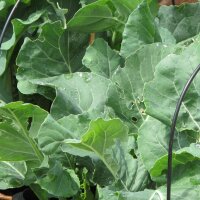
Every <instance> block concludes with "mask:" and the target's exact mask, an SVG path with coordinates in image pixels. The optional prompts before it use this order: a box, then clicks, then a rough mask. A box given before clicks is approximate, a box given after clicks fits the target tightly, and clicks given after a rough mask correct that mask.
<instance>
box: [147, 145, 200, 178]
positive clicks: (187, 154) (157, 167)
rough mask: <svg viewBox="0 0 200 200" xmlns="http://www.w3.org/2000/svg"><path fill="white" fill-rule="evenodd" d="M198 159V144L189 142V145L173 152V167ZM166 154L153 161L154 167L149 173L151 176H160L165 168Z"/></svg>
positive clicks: (199, 157) (199, 149)
mask: <svg viewBox="0 0 200 200" xmlns="http://www.w3.org/2000/svg"><path fill="white" fill-rule="evenodd" d="M199 159H200V148H199V144H191V145H190V146H189V147H185V148H182V149H180V150H178V151H176V152H174V153H173V167H175V166H177V165H185V164H186V163H188V162H192V161H195V160H199ZM167 162H168V155H164V156H163V157H161V158H160V159H159V160H157V161H156V162H155V163H154V167H153V168H152V169H151V171H150V173H151V175H152V176H160V175H161V174H162V172H163V171H164V170H166V169H167Z"/></svg>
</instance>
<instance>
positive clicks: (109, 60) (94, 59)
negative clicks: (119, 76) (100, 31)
mask: <svg viewBox="0 0 200 200" xmlns="http://www.w3.org/2000/svg"><path fill="white" fill-rule="evenodd" d="M83 64H84V65H85V66H86V67H87V68H89V69H90V70H91V71H92V72H94V73H96V74H99V75H101V76H105V77H106V78H111V77H112V75H113V74H114V72H115V71H116V70H117V68H119V67H120V64H121V58H120V56H119V54H118V53H117V52H116V51H114V50H112V49H111V48H110V47H109V46H108V44H107V43H106V42H105V41H104V40H103V39H97V40H95V42H94V43H93V44H92V45H91V46H89V47H88V49H87V51H86V54H85V56H84V58H83Z"/></svg>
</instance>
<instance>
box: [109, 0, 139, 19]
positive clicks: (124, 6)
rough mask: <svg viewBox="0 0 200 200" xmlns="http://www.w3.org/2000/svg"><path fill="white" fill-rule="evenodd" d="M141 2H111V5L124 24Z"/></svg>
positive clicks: (117, 0) (128, 0)
mask: <svg viewBox="0 0 200 200" xmlns="http://www.w3.org/2000/svg"><path fill="white" fill-rule="evenodd" d="M141 2H142V0H135V1H132V0H122V1H121V0H112V3H113V5H114V6H115V8H116V10H117V11H118V12H119V14H120V16H121V17H122V18H123V21H125V22H126V21H127V19H128V17H129V15H130V14H131V13H132V11H133V10H135V9H136V8H137V6H138V5H139V4H140V3H141Z"/></svg>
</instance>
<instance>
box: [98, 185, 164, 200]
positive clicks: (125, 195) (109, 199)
mask: <svg viewBox="0 0 200 200" xmlns="http://www.w3.org/2000/svg"><path fill="white" fill-rule="evenodd" d="M98 192H99V200H133V199H137V200H147V199H148V200H160V199H155V198H153V197H154V196H156V195H153V194H154V191H153V190H145V191H143V192H125V191H113V190H111V189H109V188H100V187H98Z"/></svg>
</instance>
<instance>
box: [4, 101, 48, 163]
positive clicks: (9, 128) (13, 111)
mask: <svg viewBox="0 0 200 200" xmlns="http://www.w3.org/2000/svg"><path fill="white" fill-rule="evenodd" d="M46 115H47V113H46V112H45V111H44V110H42V109H40V108H39V107H37V106H33V105H31V104H22V103H21V102H16V103H10V104H7V105H5V106H2V107H0V160H1V161H23V160H33V161H41V160H42V159H43V155H42V153H41V152H40V150H39V149H38V147H37V145H36V143H35V141H34V139H33V138H32V137H31V135H33V136H35V135H37V132H38V130H39V128H40V125H41V123H42V122H43V120H44V119H45V117H46Z"/></svg>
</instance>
